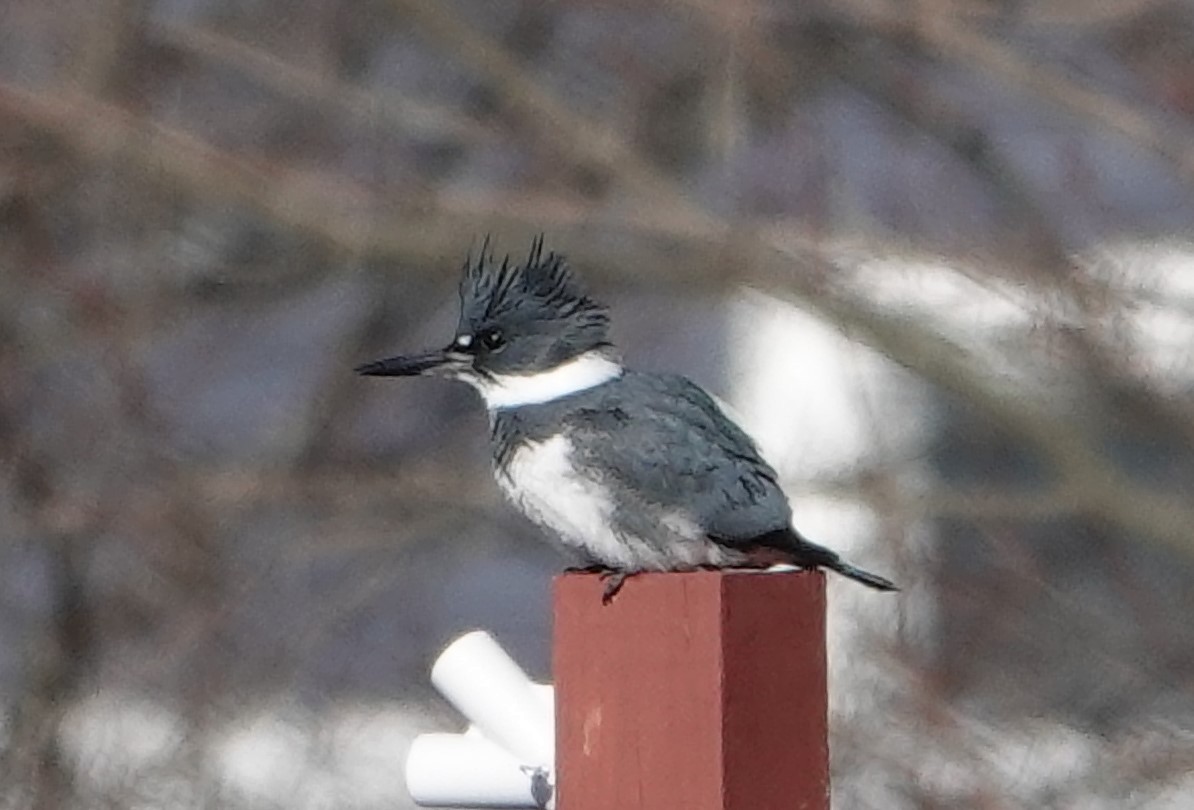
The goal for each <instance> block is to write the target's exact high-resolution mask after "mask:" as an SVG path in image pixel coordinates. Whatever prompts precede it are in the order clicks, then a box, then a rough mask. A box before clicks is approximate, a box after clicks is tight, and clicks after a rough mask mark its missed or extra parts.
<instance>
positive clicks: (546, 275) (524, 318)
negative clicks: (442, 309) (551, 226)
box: [460, 235, 609, 340]
mask: <svg viewBox="0 0 1194 810" xmlns="http://www.w3.org/2000/svg"><path fill="white" fill-rule="evenodd" d="M460 314H461V320H462V321H463V322H465V323H468V324H471V325H473V326H480V325H484V324H495V323H498V324H511V323H513V324H528V325H529V324H534V323H542V322H556V323H557V324H558V325H559V327H560V328H563V327H564V326H565V325H567V326H568V327H570V328H571V329H576V330H579V331H581V332H584V333H586V334H588V335H589V336H590V337H593V336H596V337H599V338H600V339H601V340H604V338H605V332H606V330H607V329H608V324H609V315H608V313H607V311H606V308H605V306H604V305H603V304H601V303H599V302H597V301H594V300H593V299H591V298H589V296H588V294H587V293H586V292H585V290H584V289H583V287H582V286H581V284H580V282H579V281H578V280H577V279H576V277H575V276H574V275H573V273H572V270H571V268H569V267H568V264H567V262H566V261H565V259H564V257H563V256H561V255H560V254H558V253H553V252H547V253H545V252H544V250H543V236H542V235H540V236H538V237H536V238H535V240H534V241H533V242H531V250H530V252H529V253H528V254H527V258H526V260H525V261H524V262H523V263H521V264H514V263H512V262H511V261H510V257H509V256H506V257H504V258H503V259H502V260H501V261H500V262H498V261H497V260H496V259H495V258H494V256H493V251H492V249H491V247H490V242H489V238H488V237H486V239H485V242H484V243H483V244H482V245H481V250H480V252H479V253H478V255H477V257H476V259H475V260H474V259H473V258H472V256H470V257H469V258H468V259H466V260H465V265H464V278H463V279H462V280H461V282H460Z"/></svg>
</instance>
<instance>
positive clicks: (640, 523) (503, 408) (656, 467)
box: [355, 235, 898, 603]
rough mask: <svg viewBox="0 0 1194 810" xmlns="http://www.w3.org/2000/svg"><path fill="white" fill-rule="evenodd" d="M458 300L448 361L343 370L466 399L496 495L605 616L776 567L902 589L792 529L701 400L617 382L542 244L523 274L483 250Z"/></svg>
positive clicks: (778, 496) (606, 345)
mask: <svg viewBox="0 0 1194 810" xmlns="http://www.w3.org/2000/svg"><path fill="white" fill-rule="evenodd" d="M459 294H460V318H459V323H458V325H457V327H456V330H455V335H454V336H453V338H452V341H451V342H450V343H449V344H448V345H447V346H446V347H444V348H442V349H435V350H431V351H424V352H421V353H418V354H410V355H404V356H397V357H390V358H387V359H384V360H377V361H374V362H370V363H365V364H364V365H360V366H358V367H357V368H356V369H355V371H356V372H357V373H358V374H361V375H366V376H374V377H411V376H429V377H441V378H448V379H453V380H460V381H463V382H465V383H467V384H469V385H470V386H472V387H473V388H474V389H476V391H477V392H478V393H479V394H480V396H481V398H482V400H483V401H484V403H485V406H486V410H487V411H488V415H489V427H490V445H491V450H492V459H493V472H494V476H495V478H496V480H497V483H498V485H499V486H500V488H501V489H502V490H503V492H504V493H505V495H506V497H507V498H508V499H509V500H510V502H511V503H513V504H514V505H515V506H516V507H518V508H519V509H520V510H521V511H522V512H523V513H524V514H525V515H526V516H527V517H528V518H529V519H530V520H531V521H532V522H533V523H535V524H537V525H539V526H540V527H541V528H543V529H544V530H546V532H547V533H548V534H550V535H554V536H555V537H556V538H558V540H559V541H560V542H562V543H563V545H565V546H567V547H570V548H571V549H573V550H574V551H576V552H579V556H580V558H581V559H582V560H584V561H585V562H586V563H587V566H586V568H587V569H589V570H593V571H597V572H600V573H601V574H602V575H603V576H604V577H605V580H604V582H605V584H604V588H603V593H602V600H603V602H604V603H609V602H610V601H611V600H612V599H613V598H614V596H615V595H616V594H617V593H618V592H619V590H620V589H621V588H622V585H623V583H624V582H625V581H626V579H627V577H632V576H633V575H635V574H638V573H642V572H649V571H689V570H697V569H710V568H712V569H724V568H766V567H771V566H773V565H777V564H785V565H792V566H797V567H801V568H824V569H828V570H831V571H834V572H836V573H838V574H841V575H842V576H845V577H847V578H849V579H851V580H854V581H856V582H859V583H862V584H863V585H866V586H869V587H871V588H874V589H876V590H879V591H893V590H898V589H897V588H896V586H895V585H894V584H893V583H892V582H891V581H890V580H889V579H887V578H885V577H882V576H879V575H877V574H873V573H870V572H869V571H865V570H863V569H861V568H858V567H857V566H854V565H852V564H850V563H848V562H846V561H845V560H844V559H842V557H841V556H840V555H839V554H837V553H836V552H834V551H832V550H831V549H829V548H826V547H825V546H821V545H818V544H816V543H813V542H811V541H810V540H808V539H806V538H805V537H804V536H803V535H802V534H801V533H800V532H799V531H798V530H797V529H796V528H794V526H793V525H792V510H791V506H790V505H789V502H788V498H787V496H786V495H785V494H784V492H783V490H782V489H781V487H780V484H779V476H778V475H777V473H776V471H775V469H774V468H773V467H772V466H771V465H770V464H768V463H767V462H766V461H765V460H764V459H763V457H762V456H761V455H760V453H759V449H758V447H757V445H756V444H755V442H754V441H753V440H752V439H751V438H750V437H749V436H748V435H747V433H746V432H745V431H744V430H743V429H742V428H741V427H739V426H738V425H737V424H736V423H735V422H734V421H733V420H732V419H731V418H730V417H729V416H728V415H727V414H726V412H725V410H723V408H722V407H721V406H720V405H719V404H718V402H717V401H716V400H715V399H714V398H713V397H712V396H710V395H709V394H708V393H706V392H705V391H704V390H703V389H702V388H700V387H699V386H698V385H696V384H695V383H693V382H692V381H690V380H688V379H687V378H685V377H682V376H679V375H674V374H655V373H646V372H641V371H634V370H631V369H629V368H626V367H625V366H624V365H623V363H622V360H621V357H620V355H619V353H618V352H617V350H616V349H615V347H614V345H613V344H612V343H611V342H610V338H609V329H610V319H609V312H608V309H607V307H606V306H605V305H604V304H602V303H600V302H598V301H596V300H594V299H593V298H592V297H590V295H589V294H588V292H587V290H586V289H585V287H584V286H583V285H582V283H581V281H580V280H579V278H578V277H577V275H576V274H575V273H574V272H573V270H572V269H571V267H570V265H569V263H568V262H567V260H566V259H565V257H564V256H563V255H561V254H559V253H556V252H550V251H545V250H544V238H543V236H542V235H540V236H539V237H537V238H535V239H534V240H533V241H532V244H531V247H530V251H529V252H528V254H527V257H526V259H525V260H524V261H521V262H514V261H511V259H510V257H509V256H508V255H507V256H506V257H505V258H503V259H502V260H501V261H498V260H497V259H496V257H495V256H494V253H493V251H492V249H491V247H490V244H489V240H488V239H486V240H485V243H484V244H483V246H482V247H481V249H480V251H479V252H478V255H477V256H476V258H473V257H472V256H471V255H470V256H469V257H468V258H466V259H465V262H464V267H463V275H462V278H461V281H460V288H459Z"/></svg>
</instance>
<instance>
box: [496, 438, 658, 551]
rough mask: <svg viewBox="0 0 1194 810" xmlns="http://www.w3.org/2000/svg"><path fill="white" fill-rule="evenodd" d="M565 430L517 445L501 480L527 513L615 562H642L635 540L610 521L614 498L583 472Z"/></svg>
mask: <svg viewBox="0 0 1194 810" xmlns="http://www.w3.org/2000/svg"><path fill="white" fill-rule="evenodd" d="M571 452H572V445H571V444H570V443H569V442H568V440H567V439H566V438H565V437H563V436H554V437H552V438H550V439H547V440H546V441H543V442H530V443H527V444H525V445H522V446H520V447H519V448H518V449H517V450H515V451H514V453H513V455H512V456H511V458H510V460H509V462H508V463H507V464H506V466H505V468H504V469H502V470H499V471H498V474H497V480H498V484H499V485H500V486H501V487H502V490H503V491H505V493H506V496H507V497H508V498H509V499H510V500H511V501H513V502H514V504H515V505H516V506H518V507H519V508H520V509H521V510H522V511H523V512H524V513H526V515H527V517H529V518H530V519H531V520H532V521H534V522H535V523H537V524H539V525H541V526H543V527H545V528H546V529H548V530H549V531H552V532H554V533H555V534H557V535H559V537H560V539H561V540H563V541H564V542H565V543H567V544H569V545H572V546H577V547H579V548H582V549H584V550H585V551H586V552H587V553H588V555H589V556H590V557H592V558H593V559H594V560H595V561H598V562H601V563H604V564H605V565H609V566H611V567H627V568H637V567H638V565H636V556H637V555H636V554H635V548H634V547H635V546H636V545H637V543H635V542H634V540H631V539H630V538H623V537H619V536H618V534H617V533H616V532H614V531H613V529H612V527H611V521H612V517H613V510H614V504H613V501H612V499H611V498H610V497H609V492H608V491H607V490H606V488H605V487H604V486H602V485H601V483H600V482H599V481H595V480H592V479H589V478H586V477H583V476H581V475H579V474H578V473H577V471H576V468H575V466H574V465H573V464H572V462H571V459H570V455H571Z"/></svg>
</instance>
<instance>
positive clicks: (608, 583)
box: [601, 571, 630, 605]
mask: <svg viewBox="0 0 1194 810" xmlns="http://www.w3.org/2000/svg"><path fill="white" fill-rule="evenodd" d="M628 576H630V574H628V573H626V572H625V571H604V572H603V573H602V574H601V578H602V579H604V580H605V589H604V590H603V591H602V592H601V604H603V605H608V604H609V603H610V602H612V601H614V596H616V595H617V593H618V591H620V590H622V585H623V584H625V582H626V577H628Z"/></svg>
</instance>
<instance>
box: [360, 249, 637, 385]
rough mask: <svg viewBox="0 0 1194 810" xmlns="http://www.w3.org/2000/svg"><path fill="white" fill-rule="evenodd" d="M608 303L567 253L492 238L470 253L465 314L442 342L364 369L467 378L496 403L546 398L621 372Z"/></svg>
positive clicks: (462, 305)
mask: <svg viewBox="0 0 1194 810" xmlns="http://www.w3.org/2000/svg"><path fill="white" fill-rule="evenodd" d="M608 332H609V316H608V313H607V312H606V308H605V306H604V305H602V304H600V303H598V302H596V301H594V300H593V299H591V298H589V297H588V295H587V294H586V292H585V291H584V290H583V289H582V287H581V286H580V284H579V282H578V281H577V280H576V277H575V276H574V275H573V273H572V271H571V269H570V268H569V267H568V265H567V263H566V262H565V260H564V257H563V256H561V255H559V254H557V253H550V252H549V253H546V254H545V253H544V251H543V239H542V237H539V238H537V239H536V240H535V241H534V242H533V243H532V244H531V250H530V253H529V254H528V255H527V258H526V261H525V262H523V263H522V264H514V263H512V262H511V261H510V259H509V257H506V258H504V259H502V260H501V261H500V262H498V261H497V260H495V258H494V257H493V254H492V253H491V252H490V251H489V249H488V245H486V246H484V247H482V249H481V252H480V255H479V256H478V257H477V258H476V260H475V261H474V260H472V259H471V258H470V259H468V260H466V261H465V265H464V277H463V278H462V279H461V282H460V322H459V324H458V325H457V327H456V335H455V337H454V338H453V339H452V342H451V343H449V344H448V346H447V347H445V348H443V349H437V350H434V351H429V352H423V353H420V354H415V355H408V356H401V357H391V358H388V359H386V360H379V361H376V362H373V363H366V364H365V365H363V366H359V367H358V368H357V369H356V370H357V373H359V374H366V375H372V376H384V377H406V376H414V375H427V376H440V377H449V378H453V379H459V380H463V381H464V382H467V383H469V384H471V385H472V386H473V387H474V388H476V389H477V390H478V391H480V392H481V395H482V396H483V397H484V398H485V400H486V402H487V404H488V405H489V406H490V407H491V408H501V407H511V406H515V405H520V404H529V403H533V402H546V401H548V400H550V399H555V398H557V397H559V396H565V395H567V394H568V393H572V392H575V391H579V390H583V389H585V388H588V387H591V386H592V385H596V384H599V383H600V382H604V381H605V380H608V379H611V378H613V377H616V376H617V375H618V374H620V373H621V366H619V365H618V363H617V361H616V360H615V359H614V357H613V354H612V347H611V345H610V343H609V339H608Z"/></svg>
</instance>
